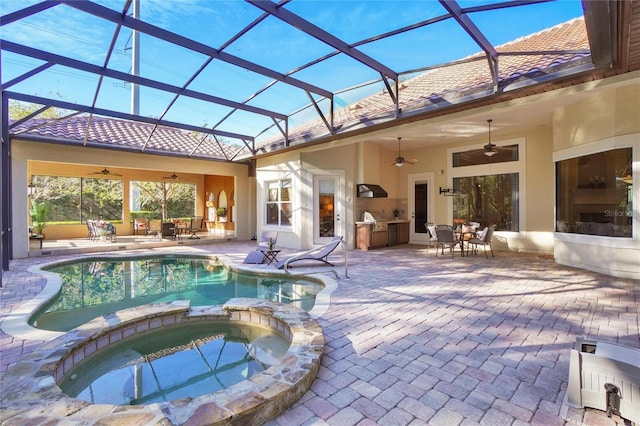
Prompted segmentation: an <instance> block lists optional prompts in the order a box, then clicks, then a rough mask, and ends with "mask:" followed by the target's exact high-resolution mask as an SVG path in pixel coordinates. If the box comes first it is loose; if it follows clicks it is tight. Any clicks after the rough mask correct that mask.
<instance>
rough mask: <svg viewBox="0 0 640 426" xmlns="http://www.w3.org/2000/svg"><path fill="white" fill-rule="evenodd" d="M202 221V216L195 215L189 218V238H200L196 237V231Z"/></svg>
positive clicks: (200, 226) (198, 229)
mask: <svg viewBox="0 0 640 426" xmlns="http://www.w3.org/2000/svg"><path fill="white" fill-rule="evenodd" d="M202 221H203V217H202V216H196V217H194V218H192V219H191V225H189V229H188V231H189V232H191V236H189V239H190V240H192V239H194V238H197V239H200V237H198V234H197V233H196V232H199V231H200V230H201V229H202Z"/></svg>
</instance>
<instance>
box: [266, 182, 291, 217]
mask: <svg viewBox="0 0 640 426" xmlns="http://www.w3.org/2000/svg"><path fill="white" fill-rule="evenodd" d="M266 208H267V211H266V214H267V216H266V217H267V225H279V226H291V213H292V208H291V179H281V180H277V181H271V182H267V205H266Z"/></svg>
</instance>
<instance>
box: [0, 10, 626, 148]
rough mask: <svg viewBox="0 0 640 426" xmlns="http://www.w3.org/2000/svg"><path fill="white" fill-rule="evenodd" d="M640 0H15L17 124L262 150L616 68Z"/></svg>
mask: <svg viewBox="0 0 640 426" xmlns="http://www.w3.org/2000/svg"><path fill="white" fill-rule="evenodd" d="M626 3H628V4H626ZM632 3H633V4H634V5H635V6H636V7H635V9H637V2H620V3H618V2H614V1H602V2H589V1H588V2H584V4H583V3H581V2H579V1H566V0H561V1H539V0H516V1H505V2H493V1H462V0H460V1H454V0H440V1H391V0H390V1H376V2H366V1H364V2H359V1H302V0H282V1H279V2H272V1H258V0H246V1H228V2H225V1H208V0H193V1H186V0H185V1H176V2H165V1H151V0H142V1H140V4H139V8H138V3H137V2H134V1H131V0H129V1H123V0H101V1H85V0H63V1H44V2H30V1H24V0H4V1H3V2H2V3H1V5H0V8H1V14H2V16H1V18H0V25H1V28H2V33H1V37H2V39H1V60H2V63H1V65H2V93H3V111H4V112H5V113H6V111H7V107H6V105H7V104H5V103H4V102H16V101H17V102H20V103H21V105H25V104H35V105H37V107H36V109H35V111H34V112H33V113H32V114H29V115H28V116H26V117H25V118H24V119H21V120H13V121H11V123H10V124H9V122H8V121H7V117H6V115H4V114H3V115H4V116H3V124H7V125H6V126H4V127H6V128H8V133H7V134H6V135H5V134H3V137H12V136H20V137H23V138H33V139H38V138H39V137H40V138H43V139H44V138H47V139H49V140H58V141H59V142H62V143H65V142H68V143H76V144H84V145H88V146H93V145H100V146H108V147H110V148H114V149H125V150H131V151H137V152H149V153H157V154H165V155H180V156H188V157H193V158H208V159H214V160H223V161H246V160H247V159H249V158H253V157H255V156H259V155H261V154H265V153H269V152H272V151H275V150H280V149H283V148H288V147H290V146H299V145H301V144H306V143H319V142H322V141H329V140H333V139H337V138H340V137H345V136H346V135H348V134H350V133H351V132H353V131H356V130H359V131H362V130H363V129H364V130H365V131H366V130H374V129H376V128H377V126H381V125H388V124H389V123H394V122H397V123H401V122H402V120H407V119H411V118H412V117H422V116H425V114H430V113H437V111H439V110H446V109H447V108H452V107H456V106H457V107H459V106H464V105H466V104H470V103H473V102H477V101H478V100H479V99H487V98H491V97H494V98H495V95H504V94H506V93H517V92H518V91H521V90H522V89H523V88H526V87H530V86H535V85H540V84H543V83H549V82H553V81H556V80H557V79H565V80H566V79H567V77H568V76H572V75H579V74H580V73H585V72H588V71H593V70H594V69H597V68H603V69H609V68H611V67H612V66H613V65H615V64H616V63H617V62H619V56H620V52H621V51H622V50H624V48H625V46H619V39H620V34H622V31H624V30H626V29H628V28H629V26H630V22H629V20H627V21H625V20H624V19H622V18H621V17H624V15H625V13H629V11H630V10H631V7H632V6H631V4H632ZM583 11H584V18H583ZM625 11H626V12H625ZM567 14H568V15H567ZM637 15H638V14H637V13H636V14H635V16H636V22H637V20H638V18H637ZM555 16H557V22H554V20H553V18H551V19H550V17H555ZM572 18H575V19H572ZM550 23H551V26H553V25H556V24H558V27H557V28H559V29H558V30H557V31H558V32H556V33H549V32H548V30H545V29H546V28H548V27H549V26H550ZM585 26H586V29H587V31H585ZM543 30H544V31H543ZM586 33H588V35H589V37H588V41H587V39H586ZM532 34H533V36H531V35H532ZM534 36H535V37H538V38H536V39H535V40H536V42H533V43H530V42H529V41H530V38H529V37H534ZM559 38H563V40H559ZM626 47H628V46H626ZM134 52H135V53H134ZM625 52H626V50H625ZM496 99H497V100H499V98H496ZM50 108H55V111H56V112H55V114H51V113H50V112H48V111H50ZM114 119H115V120H114ZM390 143H393V139H392V140H390Z"/></svg>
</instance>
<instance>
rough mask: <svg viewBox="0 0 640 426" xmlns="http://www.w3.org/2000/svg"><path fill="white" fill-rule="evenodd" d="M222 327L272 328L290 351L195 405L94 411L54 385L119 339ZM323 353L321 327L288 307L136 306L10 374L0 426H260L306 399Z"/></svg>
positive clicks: (78, 331)
mask: <svg viewBox="0 0 640 426" xmlns="http://www.w3.org/2000/svg"><path fill="white" fill-rule="evenodd" d="M221 320H226V321H229V322H230V323H232V324H253V325H258V326H262V327H266V328H272V329H276V330H278V331H279V332H280V333H281V334H284V335H285V336H290V340H291V345H290V347H289V350H288V351H287V353H286V354H285V355H284V356H283V357H281V358H280V361H281V362H280V364H279V365H275V366H271V367H269V368H268V369H267V370H265V371H263V372H261V373H258V374H256V375H254V376H252V377H251V378H249V379H247V380H244V381H242V382H240V383H237V384H235V385H233V386H230V387H229V388H227V389H225V390H220V391H217V392H214V393H210V394H205V395H201V396H198V397H194V398H183V399H179V400H174V401H169V402H161V403H153V404H148V405H140V406H119V405H108V404H92V403H89V402H86V401H81V400H79V399H75V398H71V397H69V396H67V395H66V394H64V393H63V392H62V390H61V389H60V388H59V387H58V385H57V382H59V381H61V380H62V378H63V377H64V375H65V374H66V373H68V372H69V371H71V369H72V368H73V366H74V365H75V364H77V363H79V362H82V361H83V360H85V359H87V358H90V356H91V355H93V354H95V353H97V352H98V351H99V350H100V349H101V348H102V347H105V346H104V345H106V346H108V344H110V343H114V342H115V341H119V340H120V339H122V338H124V337H128V336H131V335H135V334H137V333H144V332H146V331H150V330H152V329H153V330H158V329H161V328H162V327H165V326H173V325H175V324H179V323H186V324H189V323H191V322H203V321H221ZM101 342H102V343H101ZM101 345H102V347H101ZM323 351H324V336H323V333H322V329H321V327H320V326H319V325H318V323H317V322H316V321H315V320H314V319H312V318H311V316H310V315H309V313H307V312H305V311H304V310H302V309H300V308H297V307H295V306H292V305H286V304H281V303H277V302H271V301H266V300H259V299H250V298H236V299H231V300H229V301H228V302H227V303H226V304H225V305H222V306H219V305H216V306H203V307H201V306H198V307H194V308H191V307H190V303H189V301H174V302H166V303H159V304H151V305H141V306H137V307H133V308H129V309H125V310H122V311H118V312H117V313H115V314H109V315H106V316H103V317H99V318H96V319H94V320H92V321H90V322H89V323H86V324H84V325H82V326H80V327H77V328H75V329H73V330H71V331H70V332H67V333H63V334H62V335H61V336H59V337H57V338H55V339H53V340H50V341H48V342H46V343H44V344H43V345H41V346H40V347H39V348H38V349H36V350H35V351H34V352H32V353H31V354H30V355H28V356H26V357H25V358H23V359H22V360H20V361H19V362H18V363H17V364H15V365H14V366H13V367H11V368H10V369H9V370H8V371H7V373H6V374H5V375H4V376H3V377H2V381H1V382H0V383H2V389H3V392H2V400H1V401H2V403H1V406H2V407H3V410H2V413H1V414H0V420H1V423H2V424H24V423H29V424H36V423H38V424H53V423H57V422H60V421H78V422H81V423H87V422H88V423H99V422H100V420H102V421H108V422H111V423H113V422H116V423H119V424H162V423H166V422H169V423H171V424H205V423H206V424H228V423H229V422H241V423H242V424H252V425H253V424H262V423H265V422H266V421H268V420H270V419H272V418H275V417H276V416H277V415H278V414H280V413H281V412H282V411H284V410H285V409H287V408H288V407H289V406H290V405H291V404H292V403H293V402H295V401H296V400H298V399H299V398H300V397H302V395H304V394H305V393H306V391H307V390H308V389H309V387H310V386H311V384H312V383H313V380H314V379H315V377H316V375H317V373H318V371H319V369H320V363H321V358H322V354H323Z"/></svg>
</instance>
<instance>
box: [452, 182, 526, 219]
mask: <svg viewBox="0 0 640 426" xmlns="http://www.w3.org/2000/svg"><path fill="white" fill-rule="evenodd" d="M453 189H454V191H455V193H456V194H457V196H455V197H454V199H453V217H454V220H456V219H458V220H461V221H464V222H466V223H468V222H478V223H480V225H481V226H482V227H485V226H490V225H493V224H495V225H496V230H497V231H518V229H519V219H518V218H519V217H520V214H519V213H520V212H519V203H518V192H519V191H518V189H519V176H518V173H508V174H501V175H489V176H468V177H460V178H454V179H453Z"/></svg>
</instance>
